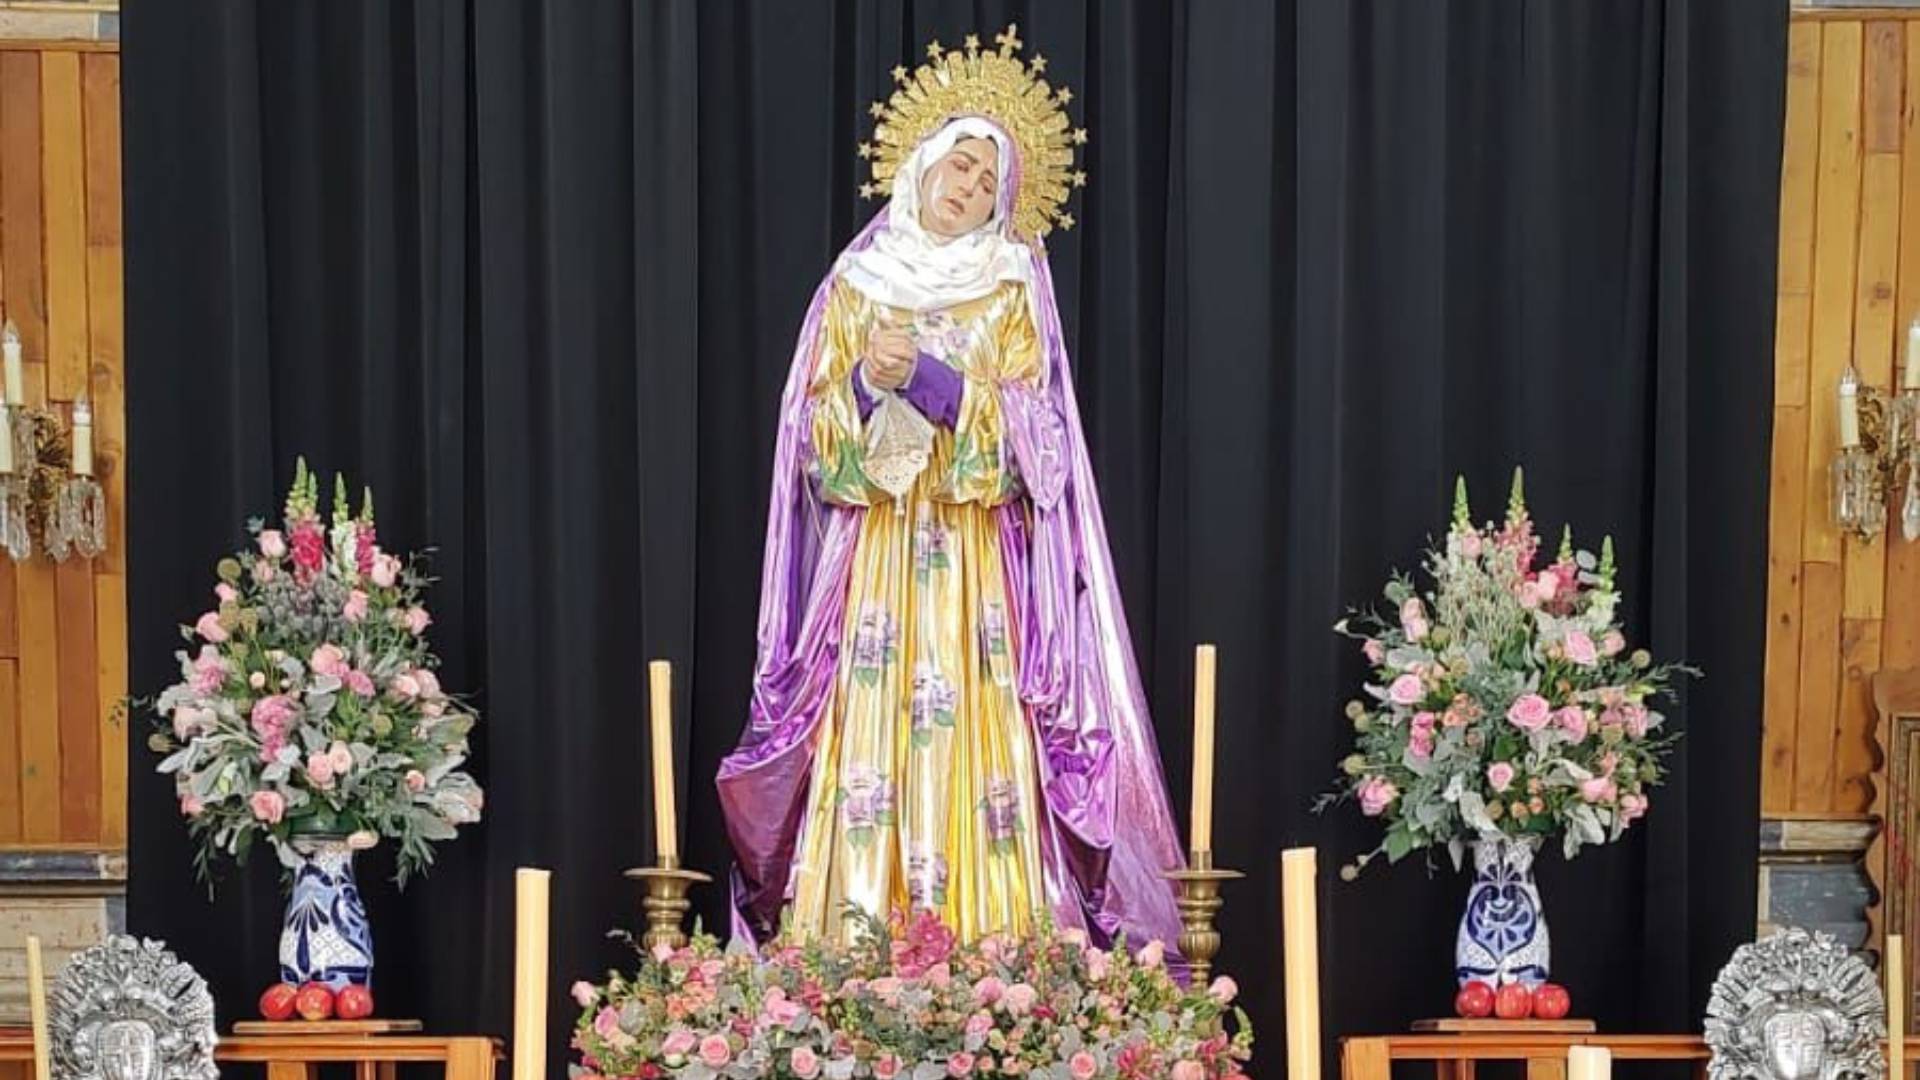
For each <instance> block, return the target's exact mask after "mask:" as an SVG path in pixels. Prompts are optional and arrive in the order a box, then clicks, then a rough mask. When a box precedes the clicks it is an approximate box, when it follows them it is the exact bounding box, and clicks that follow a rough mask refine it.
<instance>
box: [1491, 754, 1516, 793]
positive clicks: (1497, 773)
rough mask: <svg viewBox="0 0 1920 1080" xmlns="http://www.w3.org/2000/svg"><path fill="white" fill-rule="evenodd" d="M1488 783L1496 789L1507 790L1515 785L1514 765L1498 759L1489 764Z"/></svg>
mask: <svg viewBox="0 0 1920 1080" xmlns="http://www.w3.org/2000/svg"><path fill="white" fill-rule="evenodd" d="M1487 783H1488V785H1489V786H1491V787H1492V788H1493V790H1495V791H1505V790H1507V789H1508V788H1510V787H1512V786H1513V766H1512V765H1510V764H1508V763H1507V762H1504V761H1496V762H1494V763H1493V764H1491V765H1489V766H1487Z"/></svg>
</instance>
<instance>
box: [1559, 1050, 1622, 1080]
mask: <svg viewBox="0 0 1920 1080" xmlns="http://www.w3.org/2000/svg"><path fill="white" fill-rule="evenodd" d="M1612 1076H1613V1051H1611V1050H1609V1049H1607V1048H1606V1047H1604V1046H1572V1047H1568V1048H1567V1080H1611V1078H1612Z"/></svg>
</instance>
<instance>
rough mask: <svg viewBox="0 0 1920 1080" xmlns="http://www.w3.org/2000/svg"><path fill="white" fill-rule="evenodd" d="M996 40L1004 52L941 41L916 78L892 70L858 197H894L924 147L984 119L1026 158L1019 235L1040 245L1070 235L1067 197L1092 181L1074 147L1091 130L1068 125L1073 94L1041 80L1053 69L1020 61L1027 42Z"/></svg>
mask: <svg viewBox="0 0 1920 1080" xmlns="http://www.w3.org/2000/svg"><path fill="white" fill-rule="evenodd" d="M993 40H994V43H995V44H996V45H998V46H999V49H997V50H987V51H984V52H983V51H981V48H980V39H979V37H977V36H976V35H973V34H968V35H967V39H966V43H965V44H964V45H963V46H962V47H961V48H959V49H954V50H951V51H947V50H943V49H941V47H940V43H939V42H938V41H936V42H934V43H932V44H931V45H928V46H927V62H926V63H924V64H922V65H920V67H919V68H918V69H916V70H915V71H914V72H913V73H912V74H911V75H909V74H908V73H907V69H906V68H904V67H896V68H894V69H893V81H894V83H895V85H896V89H895V90H894V92H893V96H891V97H889V98H888V99H887V100H886V101H884V102H882V101H876V102H874V103H873V108H872V112H873V116H874V119H875V121H876V123H875V125H874V128H873V141H872V142H870V143H861V144H860V156H861V157H863V158H867V159H868V160H870V161H871V162H872V163H873V182H872V183H869V184H862V185H860V194H862V195H864V196H866V197H868V198H873V197H875V196H884V195H887V194H890V193H891V192H892V190H893V177H894V174H895V173H896V172H898V171H899V169H900V164H901V162H903V161H905V160H906V159H907V155H909V154H911V153H913V148H914V147H916V146H918V145H920V143H921V141H922V140H924V139H926V138H927V137H928V136H930V135H932V134H933V133H934V132H936V131H939V130H940V129H941V128H942V127H944V126H945V125H946V124H947V122H948V121H950V120H953V119H954V118H956V117H961V116H984V117H986V118H988V119H990V120H992V121H994V122H995V123H997V124H999V125H1000V127H1001V128H1002V129H1004V130H1005V131H1006V133H1007V135H1008V136H1009V137H1010V138H1012V139H1013V143H1014V148H1015V149H1016V151H1017V152H1018V153H1019V155H1020V167H1021V176H1020V190H1019V192H1018V193H1016V194H1015V196H1014V201H1013V227H1014V229H1015V231H1017V232H1019V233H1020V234H1021V235H1022V236H1027V237H1031V238H1034V239H1039V238H1040V237H1043V236H1045V235H1047V233H1048V231H1049V230H1051V229H1052V228H1053V227H1054V226H1055V225H1058V226H1059V227H1060V228H1062V229H1071V228H1073V215H1072V214H1069V213H1067V212H1066V210H1065V206H1066V202H1067V195H1068V193H1069V192H1070V191H1072V189H1073V188H1077V187H1082V186H1084V185H1085V184H1086V182H1087V174H1086V173H1084V172H1081V171H1079V170H1077V169H1075V168H1074V167H1073V148H1074V147H1076V146H1084V145H1085V144H1086V141H1087V130H1086V129H1085V128H1076V127H1073V126H1072V125H1071V124H1070V123H1069V122H1068V121H1067V113H1066V104H1067V102H1069V101H1072V100H1073V92H1072V91H1071V90H1068V89H1067V88H1066V87H1064V86H1063V87H1061V88H1059V89H1058V90H1055V89H1054V88H1052V87H1050V86H1048V85H1047V83H1046V80H1045V79H1042V78H1040V77H1039V76H1040V74H1041V73H1042V72H1044V71H1046V70H1047V59H1046V57H1044V56H1041V55H1040V54H1038V53H1035V54H1034V56H1033V60H1032V62H1031V63H1029V62H1027V61H1025V60H1022V59H1021V58H1020V57H1019V56H1018V55H1016V54H1017V53H1018V52H1019V50H1020V47H1021V45H1023V44H1024V42H1022V41H1021V40H1020V36H1019V34H1018V33H1017V28H1016V27H1015V26H1012V25H1009V26H1008V27H1007V28H1006V30H1005V31H1003V32H1001V33H1000V34H999V35H997V36H995V37H994V39H993Z"/></svg>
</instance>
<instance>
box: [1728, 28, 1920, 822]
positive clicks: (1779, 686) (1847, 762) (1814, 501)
mask: <svg viewBox="0 0 1920 1080" xmlns="http://www.w3.org/2000/svg"><path fill="white" fill-rule="evenodd" d="M1866 15H1867V13H1861V14H1859V15H1848V14H1846V13H1840V12H1826V13H1821V14H1819V15H1813V14H1809V13H1804V12H1796V13H1795V14H1794V17H1793V24H1792V27H1791V29H1790V30H1789V38H1788V55H1787V106H1786V128H1785V139H1784V143H1783V147H1782V153H1783V157H1782V161H1781V173H1780V175H1781V190H1780V272H1779V298H1778V304H1779V308H1778V312H1777V315H1776V326H1777V328H1778V334H1779V336H1778V340H1777V343H1776V346H1775V350H1774V417H1773V436H1774V444H1773V460H1772V470H1773V478H1772V487H1771V492H1772V495H1771V497H1772V507H1771V526H1770V529H1769V538H1768V543H1769V558H1768V580H1767V617H1768V624H1767V650H1766V651H1767V657H1766V679H1767V686H1766V694H1765V702H1766V712H1765V719H1764V724H1765V732H1764V750H1763V755H1762V777H1761V803H1762V807H1761V808H1762V812H1763V813H1765V814H1768V815H1770V816H1783V817H1792V816H1800V815H1812V816H1822V815H1833V814H1841V815H1856V814H1864V813H1866V812H1867V810H1868V807H1869V806H1870V805H1871V803H1872V800H1873V795H1874V791H1873V775H1874V769H1875V765H1876V761H1875V754H1874V743H1873V723H1874V715H1873V710H1872V706H1871V694H1870V693H1869V690H1868V687H1869V685H1870V682H1871V678H1872V676H1873V674H1874V672H1876V671H1878V670H1880V669H1881V668H1882V667H1885V666H1916V665H1920V544H1909V543H1907V542H1906V541H1905V540H1902V539H1901V538H1900V537H1899V533H1898V529H1897V526H1896V527H1895V528H1894V529H1891V530H1889V531H1888V532H1887V533H1885V534H1883V535H1882V536H1880V537H1879V538H1877V539H1875V540H1872V541H1864V540H1860V539H1857V538H1854V537H1847V536H1842V535H1841V534H1840V532H1839V530H1837V529H1835V528H1834V526H1833V524H1832V517H1831V514H1830V512H1829V508H1828V501H1829V484H1828V478H1827V469H1828V464H1829V462H1831V461H1832V459H1833V454H1834V450H1835V446H1836V443H1837V437H1838V431H1837V428H1838V420H1837V409H1836V402H1835V391H1836V388H1837V386H1838V384H1839V380H1840V375H1841V373H1842V372H1843V371H1845V370H1846V369H1847V368H1848V367H1849V366H1851V367H1853V368H1854V369H1855V370H1856V371H1857V372H1858V374H1859V376H1860V379H1861V381H1862V382H1863V383H1865V384H1866V385H1869V386H1874V387H1879V388H1882V389H1885V388H1888V387H1891V386H1893V385H1895V383H1896V380H1897V374H1898V371H1899V364H1900V362H1901V355H1902V350H1903V349H1904V343H1905V339H1906V326H1907V323H1908V322H1909V321H1910V320H1911V319H1912V318H1913V317H1914V316H1915V314H1917V313H1920V116H1917V115H1916V112H1917V110H1916V100H1915V99H1916V94H1915V88H1916V87H1920V12H1913V13H1910V14H1909V13H1892V12H1884V11H1882V12H1873V13H1871V16H1872V17H1871V18H1867V17H1866ZM1896 509H1897V508H1896Z"/></svg>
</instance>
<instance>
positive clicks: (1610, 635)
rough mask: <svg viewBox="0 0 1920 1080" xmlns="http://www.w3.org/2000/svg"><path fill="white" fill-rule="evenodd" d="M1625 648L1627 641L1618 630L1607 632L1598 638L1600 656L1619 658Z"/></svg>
mask: <svg viewBox="0 0 1920 1080" xmlns="http://www.w3.org/2000/svg"><path fill="white" fill-rule="evenodd" d="M1626 647H1627V639H1626V637H1625V636H1624V635H1622V634H1621V633H1620V631H1618V630H1609V631H1607V632H1606V633H1605V634H1603V635H1601V637H1600V655H1602V656H1619V655H1620V653H1621V652H1622V651H1623V650H1625V649H1626Z"/></svg>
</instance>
